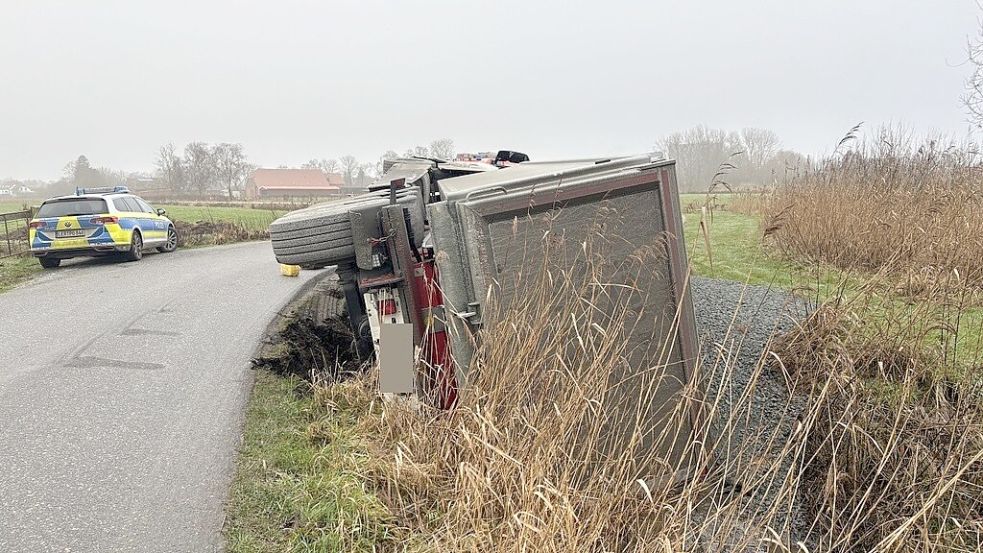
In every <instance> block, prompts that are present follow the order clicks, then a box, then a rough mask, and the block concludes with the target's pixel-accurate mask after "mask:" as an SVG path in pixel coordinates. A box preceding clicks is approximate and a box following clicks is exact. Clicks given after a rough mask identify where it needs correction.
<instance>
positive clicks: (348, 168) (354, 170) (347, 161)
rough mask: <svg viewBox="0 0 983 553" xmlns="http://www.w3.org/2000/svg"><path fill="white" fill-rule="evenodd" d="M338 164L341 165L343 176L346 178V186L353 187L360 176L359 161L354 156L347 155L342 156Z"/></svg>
mask: <svg viewBox="0 0 983 553" xmlns="http://www.w3.org/2000/svg"><path fill="white" fill-rule="evenodd" d="M338 162H339V163H340V164H341V174H342V175H344V177H345V185H347V186H353V185H354V183H355V177H356V176H357V175H358V170H359V168H360V167H361V166H360V164H359V162H358V159H357V158H356V157H355V156H353V155H345V156H341V157H340V158H339V159H338Z"/></svg>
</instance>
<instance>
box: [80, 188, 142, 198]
mask: <svg viewBox="0 0 983 553" xmlns="http://www.w3.org/2000/svg"><path fill="white" fill-rule="evenodd" d="M129 193H130V189H129V188H127V187H125V186H102V187H97V188H76V189H75V195H76V196H84V195H86V194H129Z"/></svg>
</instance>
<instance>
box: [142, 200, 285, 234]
mask: <svg viewBox="0 0 983 553" xmlns="http://www.w3.org/2000/svg"><path fill="white" fill-rule="evenodd" d="M155 207H160V208H161V209H164V210H166V211H167V217H169V218H170V219H171V220H172V221H174V222H178V221H181V222H185V223H197V222H200V221H206V222H211V223H238V224H242V225H243V226H245V227H246V228H247V229H248V230H265V229H266V228H267V227H269V226H270V223H272V222H273V221H274V220H275V219H276V218H277V217H279V216H281V215H283V213H284V212H282V211H273V210H268V209H251V208H248V207H208V206H201V207H199V206H185V205H167V204H164V205H160V206H155Z"/></svg>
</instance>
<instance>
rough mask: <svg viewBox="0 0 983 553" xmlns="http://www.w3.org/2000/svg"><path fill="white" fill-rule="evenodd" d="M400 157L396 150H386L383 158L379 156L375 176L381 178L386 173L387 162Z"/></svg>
mask: <svg viewBox="0 0 983 553" xmlns="http://www.w3.org/2000/svg"><path fill="white" fill-rule="evenodd" d="M398 157H399V154H397V153H396V151H395V150H386V151H385V152H383V154H382V155H381V156H379V161H377V162H376V164H375V174H376V176H377V177H381V176H382V175H383V173H385V172H386V162H387V161H392V160H394V159H396V158H398Z"/></svg>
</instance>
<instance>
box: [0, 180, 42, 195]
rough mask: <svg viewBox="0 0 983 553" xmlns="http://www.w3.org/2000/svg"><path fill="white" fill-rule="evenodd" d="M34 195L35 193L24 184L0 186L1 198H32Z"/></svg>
mask: <svg viewBox="0 0 983 553" xmlns="http://www.w3.org/2000/svg"><path fill="white" fill-rule="evenodd" d="M33 194H34V191H33V190H31V188H30V187H29V186H27V185H26V184H23V183H7V184H0V196H6V197H8V198H10V197H13V196H31V195H33Z"/></svg>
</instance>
